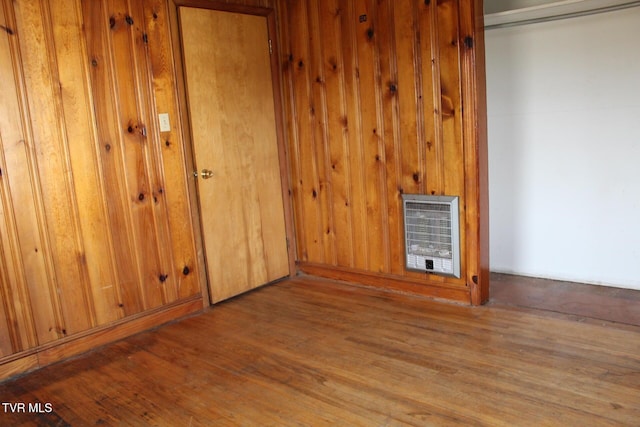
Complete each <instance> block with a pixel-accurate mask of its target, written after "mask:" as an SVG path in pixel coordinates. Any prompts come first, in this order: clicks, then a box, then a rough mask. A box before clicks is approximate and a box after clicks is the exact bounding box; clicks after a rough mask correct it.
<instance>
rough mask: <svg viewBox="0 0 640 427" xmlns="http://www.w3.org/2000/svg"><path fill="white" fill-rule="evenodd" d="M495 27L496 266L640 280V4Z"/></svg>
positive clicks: (603, 280)
mask: <svg viewBox="0 0 640 427" xmlns="http://www.w3.org/2000/svg"><path fill="white" fill-rule="evenodd" d="M485 37H486V55H487V98H488V105H487V108H488V128H489V191H490V193H489V199H490V227H491V230H490V232H491V240H490V245H491V252H490V256H491V269H492V271H497V272H506V273H514V274H521V275H527V276H535V277H546V278H554V279H560V280H569V281H577V282H585V283H594V284H606V285H611V286H620V287H627V288H634V289H640V7H635V8H631V9H626V10H621V11H616V12H607V13H601V14H598V15H592V16H586V17H580V18H571V19H565V20H559V21H553V22H546V23H539V24H531V25H522V26H518V27H511V28H502V29H493V30H488V31H487V32H486V34H485Z"/></svg>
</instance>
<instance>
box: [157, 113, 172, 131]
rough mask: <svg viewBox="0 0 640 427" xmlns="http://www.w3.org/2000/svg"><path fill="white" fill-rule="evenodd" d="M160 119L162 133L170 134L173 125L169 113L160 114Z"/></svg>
mask: <svg viewBox="0 0 640 427" xmlns="http://www.w3.org/2000/svg"><path fill="white" fill-rule="evenodd" d="M158 119H159V120H160V132H170V131H171V123H170V122H169V113H160V114H158Z"/></svg>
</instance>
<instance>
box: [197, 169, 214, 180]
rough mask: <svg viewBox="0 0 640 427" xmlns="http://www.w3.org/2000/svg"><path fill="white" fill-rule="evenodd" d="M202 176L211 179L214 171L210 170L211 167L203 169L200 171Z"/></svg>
mask: <svg viewBox="0 0 640 427" xmlns="http://www.w3.org/2000/svg"><path fill="white" fill-rule="evenodd" d="M200 176H201V177H202V179H209V178H212V177H213V171H212V170H209V169H202V172H200Z"/></svg>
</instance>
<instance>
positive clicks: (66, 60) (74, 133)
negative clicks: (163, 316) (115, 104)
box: [50, 0, 120, 324]
mask: <svg viewBox="0 0 640 427" xmlns="http://www.w3.org/2000/svg"><path fill="white" fill-rule="evenodd" d="M50 13H51V20H52V24H53V41H54V46H55V53H56V58H57V64H58V67H57V73H58V79H59V81H60V87H61V90H60V98H61V107H62V118H63V120H64V123H63V130H64V132H65V136H64V137H65V139H66V141H67V142H66V144H67V150H68V156H69V159H68V164H69V165H70V166H71V170H72V173H73V192H72V198H71V201H72V205H74V207H75V206H77V208H76V209H77V222H78V223H79V229H80V231H81V233H80V236H79V237H78V242H77V245H78V247H79V254H78V259H79V262H80V264H81V273H82V275H83V280H84V282H85V283H89V285H90V289H91V298H89V301H88V303H89V304H88V305H89V309H90V310H91V311H93V312H95V317H96V319H95V323H96V324H105V323H109V322H112V321H114V320H117V319H118V318H120V309H119V307H118V301H119V296H118V292H117V286H116V281H115V277H114V273H113V272H114V269H115V266H114V265H113V261H112V258H111V256H110V255H111V253H110V249H111V248H110V242H109V237H108V227H107V218H106V207H105V205H104V193H103V191H104V189H103V187H102V185H101V182H102V181H101V168H100V165H99V163H98V157H97V151H98V150H99V147H98V145H97V140H96V135H95V127H94V125H93V123H95V118H94V117H93V114H92V109H91V101H90V98H89V94H90V88H89V85H88V80H89V74H88V73H89V72H88V66H89V64H88V61H87V60H86V57H87V55H86V51H85V46H84V38H83V35H82V33H81V31H80V29H81V28H82V24H83V21H82V15H81V7H80V4H79V2H78V1H77V0H63V1H58V2H54V3H51V4H50Z"/></svg>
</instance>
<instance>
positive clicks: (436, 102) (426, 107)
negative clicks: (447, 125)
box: [419, 1, 444, 195]
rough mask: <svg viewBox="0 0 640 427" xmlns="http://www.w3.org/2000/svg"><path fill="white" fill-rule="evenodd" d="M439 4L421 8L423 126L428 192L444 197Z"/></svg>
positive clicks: (425, 176) (427, 3)
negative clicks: (437, 9)
mask: <svg viewBox="0 0 640 427" xmlns="http://www.w3.org/2000/svg"><path fill="white" fill-rule="evenodd" d="M436 8H437V2H436V1H432V2H425V4H424V5H421V6H420V7H419V16H420V43H421V48H422V52H423V56H422V58H421V59H422V61H421V62H422V76H421V78H422V82H421V83H422V93H423V111H422V112H423V115H422V116H421V121H422V123H423V129H424V138H425V141H426V152H425V160H424V162H425V164H424V169H423V171H422V173H423V174H424V180H425V185H424V189H423V191H424V193H425V194H431V195H440V194H442V186H443V182H442V180H443V173H444V171H443V165H442V121H441V117H442V116H441V113H440V112H441V95H440V53H439V52H440V48H439V36H438V15H437V13H436Z"/></svg>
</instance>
